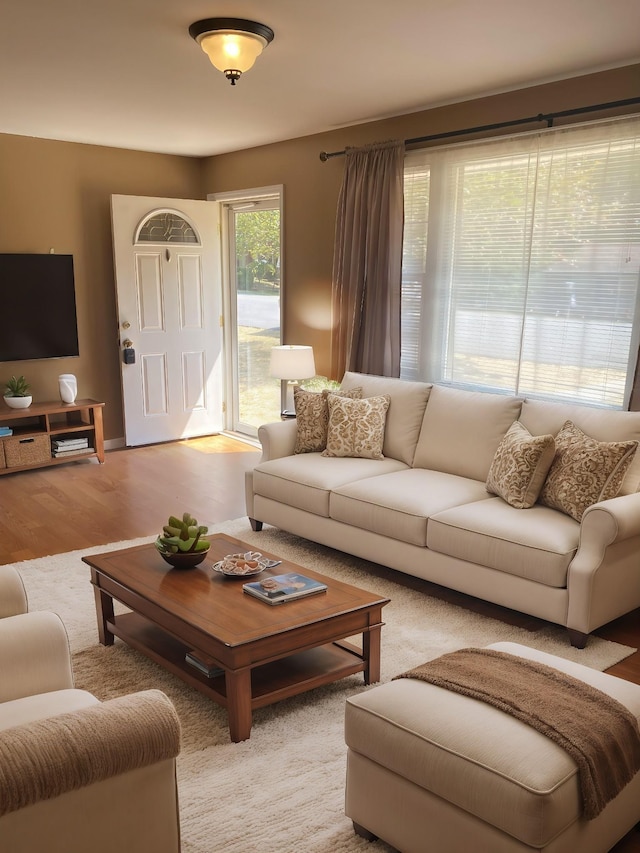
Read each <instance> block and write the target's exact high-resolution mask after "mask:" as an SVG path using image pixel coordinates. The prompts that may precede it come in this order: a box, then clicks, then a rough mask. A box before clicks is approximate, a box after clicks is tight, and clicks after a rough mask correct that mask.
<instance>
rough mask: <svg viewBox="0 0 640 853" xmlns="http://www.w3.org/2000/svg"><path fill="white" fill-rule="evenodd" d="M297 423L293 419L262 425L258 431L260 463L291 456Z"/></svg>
mask: <svg viewBox="0 0 640 853" xmlns="http://www.w3.org/2000/svg"><path fill="white" fill-rule="evenodd" d="M297 428H298V427H297V423H296V419H295V418H287V420H284V421H276V422H275V423H272V424H263V425H262V426H261V427H260V428H259V429H258V439H259V441H260V444H261V445H262V458H261V459H260V461H261V462H269V460H271V459H280V458H281V457H282V456H293V450H294V448H295V446H296V431H297Z"/></svg>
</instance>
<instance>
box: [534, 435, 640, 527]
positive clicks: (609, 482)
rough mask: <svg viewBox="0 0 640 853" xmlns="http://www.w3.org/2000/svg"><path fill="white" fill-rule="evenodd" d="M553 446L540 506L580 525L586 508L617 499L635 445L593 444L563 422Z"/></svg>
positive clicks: (599, 442)
mask: <svg viewBox="0 0 640 853" xmlns="http://www.w3.org/2000/svg"><path fill="white" fill-rule="evenodd" d="M555 445H556V455H555V459H554V460H553V464H552V466H551V469H550V471H549V474H548V476H547V479H546V481H545V484H544V486H543V489H542V492H541V493H540V503H543V504H545V505H546V506H550V507H553V508H554V509H559V510H560V511H561V512H566V513H567V515H570V516H571V517H572V518H575V519H576V521H581V520H582V516H583V514H584V511H585V510H586V508H587V507H589V506H591V505H592V504H595V503H597V502H598V501H606V500H609V498H615V497H616V496H617V495H618V493H619V491H620V487H621V485H622V481H623V480H624V477H625V474H626V473H627V469H628V468H629V465H630V464H631V461H632V460H633V456H634V455H635V453H636V450H637V447H638V442H637V441H617V442H616V441H596V440H595V439H593V438H590V437H589V436H588V435H585V434H584V433H583V432H582V430H581V429H580V428H579V427H577V426H576V425H575V424H574V423H572V422H571V421H567V422H566V423H565V424H564V426H563V427H562V429H561V430H560V432H559V433H558V434H557V435H556V438H555Z"/></svg>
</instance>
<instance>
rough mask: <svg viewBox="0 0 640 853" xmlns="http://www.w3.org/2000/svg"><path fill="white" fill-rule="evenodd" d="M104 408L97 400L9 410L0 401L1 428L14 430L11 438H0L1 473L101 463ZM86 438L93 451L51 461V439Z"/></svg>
mask: <svg viewBox="0 0 640 853" xmlns="http://www.w3.org/2000/svg"><path fill="white" fill-rule="evenodd" d="M103 408H104V403H99V402H98V401H97V400H76V401H75V403H61V402H59V401H52V402H49V403H32V404H31V405H30V406H29V407H28V408H27V409H11V408H9V406H7V404H6V403H5V402H4V400H2V401H0V426H8V427H11V429H12V430H13V435H11V436H0V474H11V473H13V472H14V471H28V470H31V469H33V468H43V467H45V466H48V465H60V464H61V463H63V462H71V461H74V460H76V459H87V458H89V457H93V456H95V457H97V459H98V462H100V463H103V462H104V432H103V426H102V409H103ZM85 436H86V437H87V438H88V440H89V447H90V448H93V449H92V450H88V451H87V452H86V453H77V454H74V455H73V456H61V457H57V458H54V456H53V450H52V444H51V442H52V441H53V440H55V439H64V438H78V437H82V438H84V437H85Z"/></svg>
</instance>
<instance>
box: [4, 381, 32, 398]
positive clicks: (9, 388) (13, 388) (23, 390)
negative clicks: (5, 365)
mask: <svg viewBox="0 0 640 853" xmlns="http://www.w3.org/2000/svg"><path fill="white" fill-rule="evenodd" d="M5 387H6V390H5V394H4V396H5V397H28V396H29V390H30V388H31V385H29V383H28V382H27V380H26V379H25V378H24V376H18V377H15V376H12V377H11V379H10V380H9V381H8V382H7V384H6V386H5Z"/></svg>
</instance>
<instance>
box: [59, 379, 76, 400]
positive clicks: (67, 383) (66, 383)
mask: <svg viewBox="0 0 640 853" xmlns="http://www.w3.org/2000/svg"><path fill="white" fill-rule="evenodd" d="M58 388H59V390H60V399H61V400H62V402H63V403H75V401H76V396H77V394H78V383H77V381H76V377H75V376H74V375H73V373H61V374H60V376H58Z"/></svg>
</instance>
